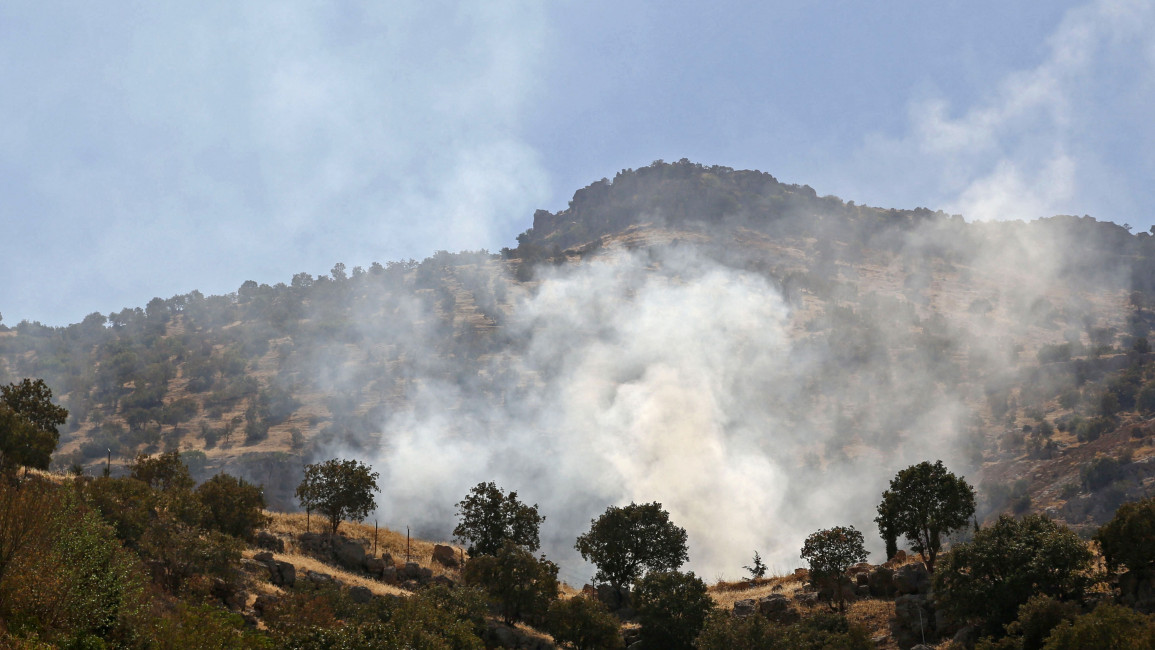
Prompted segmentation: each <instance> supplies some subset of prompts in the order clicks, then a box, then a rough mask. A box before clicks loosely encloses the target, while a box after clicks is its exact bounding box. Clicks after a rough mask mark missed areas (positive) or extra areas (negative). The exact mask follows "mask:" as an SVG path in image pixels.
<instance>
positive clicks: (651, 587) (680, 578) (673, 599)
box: [634, 571, 714, 650]
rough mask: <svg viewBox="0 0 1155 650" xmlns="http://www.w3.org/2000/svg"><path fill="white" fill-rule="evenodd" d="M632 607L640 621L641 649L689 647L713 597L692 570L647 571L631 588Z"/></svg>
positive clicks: (701, 624) (667, 649) (711, 604)
mask: <svg viewBox="0 0 1155 650" xmlns="http://www.w3.org/2000/svg"><path fill="white" fill-rule="evenodd" d="M634 606H635V608H636V609H637V611H638V622H639V623H641V624H642V630H641V641H642V648H645V649H647V650H649V649H653V650H659V649H660V650H679V649H683V648H685V649H687V650H689V649H690V648H693V647H694V639H696V638H697V637H698V633H699V632H701V630H702V627H704V626H705V624H706V618H707V617H708V616H709V615H710V612H711V611H713V609H714V600H713V599H712V598H710V594H709V593H708V592H707V591H706V583H705V582H702V579H701V578H699V577H698V576H696V575H694V573H693V572H690V573H682V572H680V571H650V572H649V573H647V574H646V576H645V577H644V578H642V579H641V580H639V581H638V582H637V584H636V586H635V588H634Z"/></svg>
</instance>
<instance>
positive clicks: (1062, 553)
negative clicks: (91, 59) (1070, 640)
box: [934, 515, 1092, 634]
mask: <svg viewBox="0 0 1155 650" xmlns="http://www.w3.org/2000/svg"><path fill="white" fill-rule="evenodd" d="M1091 559H1092V554H1091V551H1090V550H1088V549H1087V546H1086V544H1084V543H1083V541H1082V540H1080V539H1079V537H1078V536H1077V535H1076V534H1075V533H1074V532H1072V531H1071V530H1070V529H1069V528H1067V527H1065V526H1061V525H1059V524H1056V523H1055V522H1053V521H1051V520H1050V519H1048V518H1047V517H1045V516H1043V515H1027V516H1026V517H1023V518H1022V519H1014V518H1013V517H1011V516H1009V515H1003V516H1001V517H999V519H998V521H996V522H995V523H994V525H992V526H988V527H985V528H982V529H980V530H979V531H978V532H976V533H975V536H974V541H972V542H970V543H965V544H959V545H958V546H956V547H954V549H953V550H951V552H950V554H949V555H947V556H946V558H945V559H944V561H943V563H942V566H940V567H939V570H938V571H935V574H934V592H935V596H936V599H937V600H938V602H939V605H940V606H941V607H942V608H943V609H944V610H945V611H946V612H947V613H948V614H950V615H951V616H953V617H954V618H955V619H956V620H960V621H961V620H965V621H970V622H975V623H982V624H984V625H985V629H986V630H987V631H988V632H989V633H992V634H997V633H999V632H1000V631H1001V630H1002V628H1003V626H1004V625H1006V624H1007V623H1010V622H1011V621H1012V620H1014V618H1015V617H1016V616H1017V614H1018V610H1019V607H1020V606H1021V605H1023V604H1024V603H1026V602H1027V601H1028V600H1029V599H1030V598H1031V597H1032V596H1034V595H1036V594H1038V595H1046V596H1051V597H1053V598H1057V599H1059V600H1071V599H1077V598H1080V597H1081V596H1082V595H1083V592H1084V590H1085V588H1086V586H1087V583H1088V578H1087V576H1086V572H1087V570H1088V569H1089V567H1090V565H1091Z"/></svg>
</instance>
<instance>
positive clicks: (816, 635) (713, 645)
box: [694, 610, 875, 650]
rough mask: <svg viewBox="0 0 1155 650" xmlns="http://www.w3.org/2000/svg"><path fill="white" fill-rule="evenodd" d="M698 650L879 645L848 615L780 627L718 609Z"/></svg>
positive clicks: (864, 648) (859, 649) (842, 649)
mask: <svg viewBox="0 0 1155 650" xmlns="http://www.w3.org/2000/svg"><path fill="white" fill-rule="evenodd" d="M694 647H695V648H697V649H698V650H736V649H737V648H758V649H759V650H827V649H828V648H838V649H839V650H871V649H872V648H874V647H875V644H874V642H873V641H871V639H870V631H869V630H868V629H867V628H866V627H865V626H863V625H861V624H857V623H850V622H849V621H847V620H846V617H845V616H841V615H837V614H815V615H812V616H807V617H806V618H804V619H802V620H801V621H799V622H798V623H793V624H791V625H776V624H774V623H771V622H770V621H768V620H766V618H765V617H763V616H746V617H744V618H737V617H735V616H732V615H731V614H730V613H729V612H725V611H721V610H716V611H714V612H713V613H711V614H710V617H709V618H708V619H707V621H706V625H705V627H704V628H702V632H701V633H700V634H699V635H698V638H697V640H696V641H695V642H694Z"/></svg>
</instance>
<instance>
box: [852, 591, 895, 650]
mask: <svg viewBox="0 0 1155 650" xmlns="http://www.w3.org/2000/svg"><path fill="white" fill-rule="evenodd" d="M846 618H847V619H848V620H850V622H852V623H860V624H862V625H864V626H865V627H866V629H867V630H870V636H871V637H872V638H874V637H879V636H885V637H886V640H885V641H883V642H882V643H881V644H879V645H878V648H879V649H880V650H881V649H883V648H885V649H887V650H889V649H891V648H898V645H897V644H895V642H894V639H892V638H891V637H890V621H891V619H893V618H894V601H893V600H891V599H889V598H867V599H864V600H857V601H855V602H853V603H850V605H849V606H848V607H847V608H846Z"/></svg>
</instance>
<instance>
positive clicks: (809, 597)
mask: <svg viewBox="0 0 1155 650" xmlns="http://www.w3.org/2000/svg"><path fill="white" fill-rule="evenodd" d="M794 602H796V603H798V604H799V605H806V606H807V607H812V606H814V605H817V604H818V594H817V593H815V592H813V591H800V592H798V593H796V594H794Z"/></svg>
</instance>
